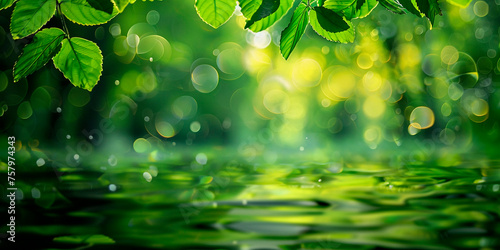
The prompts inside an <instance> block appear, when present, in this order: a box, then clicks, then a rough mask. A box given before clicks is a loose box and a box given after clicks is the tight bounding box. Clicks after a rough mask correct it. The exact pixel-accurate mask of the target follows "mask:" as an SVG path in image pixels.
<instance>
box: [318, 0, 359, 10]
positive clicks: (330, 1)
mask: <svg viewBox="0 0 500 250" xmlns="http://www.w3.org/2000/svg"><path fill="white" fill-rule="evenodd" d="M355 1H356V0H325V3H324V4H323V7H325V8H327V9H330V10H333V11H337V12H338V11H341V10H343V9H346V8H348V7H350V6H351V5H353V4H354V2H355Z"/></svg>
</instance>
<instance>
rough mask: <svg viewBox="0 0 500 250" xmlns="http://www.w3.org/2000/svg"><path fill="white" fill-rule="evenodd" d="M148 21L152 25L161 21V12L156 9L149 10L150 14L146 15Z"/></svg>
mask: <svg viewBox="0 0 500 250" xmlns="http://www.w3.org/2000/svg"><path fill="white" fill-rule="evenodd" d="M146 21H147V22H148V23H149V24H150V25H156V24H157V23H158V22H159V21H160V13H158V11H156V10H152V11H150V12H148V14H147V15H146Z"/></svg>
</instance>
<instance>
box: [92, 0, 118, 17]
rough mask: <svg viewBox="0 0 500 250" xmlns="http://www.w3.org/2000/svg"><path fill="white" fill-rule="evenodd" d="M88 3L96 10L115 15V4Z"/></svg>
mask: <svg viewBox="0 0 500 250" xmlns="http://www.w3.org/2000/svg"><path fill="white" fill-rule="evenodd" d="M87 2H88V3H89V4H90V6H92V8H94V9H96V10H100V11H104V12H106V13H108V14H111V13H113V9H114V4H113V3H112V2H111V1H110V0H87Z"/></svg>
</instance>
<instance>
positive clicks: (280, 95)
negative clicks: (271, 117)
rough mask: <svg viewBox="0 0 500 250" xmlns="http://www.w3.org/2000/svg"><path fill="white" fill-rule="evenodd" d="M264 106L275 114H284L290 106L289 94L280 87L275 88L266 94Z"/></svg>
mask: <svg viewBox="0 0 500 250" xmlns="http://www.w3.org/2000/svg"><path fill="white" fill-rule="evenodd" d="M263 104H264V107H266V109H267V110H268V111H269V112H271V113H274V114H282V113H284V112H286V111H287V110H288V108H289V107H290V98H289V97H288V94H287V93H285V92H284V91H283V90H280V89H273V90H271V91H269V92H267V93H266V94H265V95H264V100H263Z"/></svg>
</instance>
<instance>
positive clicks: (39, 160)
mask: <svg viewBox="0 0 500 250" xmlns="http://www.w3.org/2000/svg"><path fill="white" fill-rule="evenodd" d="M36 165H37V166H39V167H41V166H43V165H45V160H44V159H42V158H39V159H38V160H36Z"/></svg>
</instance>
